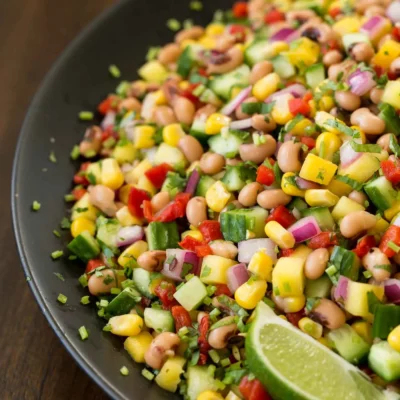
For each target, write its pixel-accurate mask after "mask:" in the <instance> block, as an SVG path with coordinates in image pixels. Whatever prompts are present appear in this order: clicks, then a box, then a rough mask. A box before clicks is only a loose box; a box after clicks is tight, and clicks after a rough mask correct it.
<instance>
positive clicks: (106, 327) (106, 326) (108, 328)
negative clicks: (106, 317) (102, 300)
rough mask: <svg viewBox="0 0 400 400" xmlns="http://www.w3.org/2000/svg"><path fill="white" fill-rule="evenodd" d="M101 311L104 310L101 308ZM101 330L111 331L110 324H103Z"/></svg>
mask: <svg viewBox="0 0 400 400" xmlns="http://www.w3.org/2000/svg"><path fill="white" fill-rule="evenodd" d="M103 311H104V310H103ZM103 331H104V332H111V331H112V327H111V325H110V324H107V325H104V327H103Z"/></svg>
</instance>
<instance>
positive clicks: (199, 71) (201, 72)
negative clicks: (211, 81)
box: [197, 68, 208, 78]
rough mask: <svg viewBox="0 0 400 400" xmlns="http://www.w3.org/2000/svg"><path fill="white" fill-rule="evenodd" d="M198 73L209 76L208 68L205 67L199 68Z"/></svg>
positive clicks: (205, 76)
mask: <svg viewBox="0 0 400 400" xmlns="http://www.w3.org/2000/svg"><path fill="white" fill-rule="evenodd" d="M197 73H198V74H199V75H201V76H204V78H208V74H207V70H206V69H205V68H199V69H198V70H197Z"/></svg>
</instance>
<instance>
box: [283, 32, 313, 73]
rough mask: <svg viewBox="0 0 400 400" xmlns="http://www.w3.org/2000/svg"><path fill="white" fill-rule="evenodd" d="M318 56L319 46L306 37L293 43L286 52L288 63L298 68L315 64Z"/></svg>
mask: <svg viewBox="0 0 400 400" xmlns="http://www.w3.org/2000/svg"><path fill="white" fill-rule="evenodd" d="M319 54H320V51H319V45H318V44H317V43H315V42H314V41H312V40H310V39H309V38H307V37H302V38H300V39H297V40H295V41H293V42H292V43H291V44H290V49H289V51H288V52H287V56H288V57H289V60H290V62H291V63H292V64H293V65H296V66H297V67H299V68H302V67H304V65H307V66H309V65H313V64H315V63H316V62H317V60H318V57H319Z"/></svg>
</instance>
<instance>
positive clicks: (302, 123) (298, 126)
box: [290, 118, 314, 136]
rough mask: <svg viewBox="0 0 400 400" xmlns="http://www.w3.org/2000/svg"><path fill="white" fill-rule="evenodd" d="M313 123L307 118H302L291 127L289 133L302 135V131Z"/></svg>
mask: <svg viewBox="0 0 400 400" xmlns="http://www.w3.org/2000/svg"><path fill="white" fill-rule="evenodd" d="M312 125H314V124H313V122H312V121H311V120H310V119H308V118H303V119H302V120H301V121H299V122H298V123H297V124H296V125H295V126H294V127H293V128H291V130H290V133H291V134H292V135H293V136H303V135H304V131H305V129H306V128H307V127H308V126H312Z"/></svg>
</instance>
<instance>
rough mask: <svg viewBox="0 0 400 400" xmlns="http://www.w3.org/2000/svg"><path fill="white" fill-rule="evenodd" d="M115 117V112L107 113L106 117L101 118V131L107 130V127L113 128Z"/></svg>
mask: <svg viewBox="0 0 400 400" xmlns="http://www.w3.org/2000/svg"><path fill="white" fill-rule="evenodd" d="M115 116H116V113H115V111H107V113H106V115H105V116H104V118H103V121H101V124H100V126H101V129H103V130H104V129H107V128H108V127H109V126H114V123H115Z"/></svg>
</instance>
